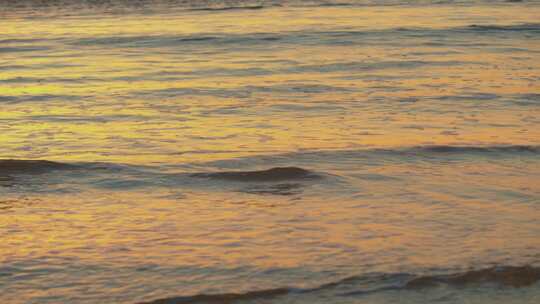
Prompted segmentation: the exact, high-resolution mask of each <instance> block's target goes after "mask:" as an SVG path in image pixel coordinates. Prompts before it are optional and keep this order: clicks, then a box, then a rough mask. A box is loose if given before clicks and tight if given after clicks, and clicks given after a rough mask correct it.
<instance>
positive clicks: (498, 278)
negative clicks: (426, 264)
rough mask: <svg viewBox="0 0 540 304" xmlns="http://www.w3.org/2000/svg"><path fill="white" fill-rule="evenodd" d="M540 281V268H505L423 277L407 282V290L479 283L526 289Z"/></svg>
mask: <svg viewBox="0 0 540 304" xmlns="http://www.w3.org/2000/svg"><path fill="white" fill-rule="evenodd" d="M538 281H540V268H535V267H532V266H521V267H516V266H505V267H492V268H486V269H480V270H472V271H467V272H464V273H457V274H451V275H441V276H422V277H417V278H414V279H412V280H410V281H408V282H407V284H406V285H405V288H407V289H417V288H425V287H431V286H435V285H438V284H448V285H453V286H464V285H469V284H479V283H495V284H498V285H501V286H506V287H525V286H530V285H533V284H534V283H536V282H538Z"/></svg>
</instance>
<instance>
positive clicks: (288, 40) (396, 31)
mask: <svg viewBox="0 0 540 304" xmlns="http://www.w3.org/2000/svg"><path fill="white" fill-rule="evenodd" d="M504 33H507V34H519V33H523V34H532V36H531V37H528V38H530V39H534V38H535V37H536V38H538V36H537V34H540V23H522V24H511V25H497V24H471V25H468V26H459V27H450V28H421V27H420V28H401V27H398V28H389V29H371V30H362V31H354V30H352V31H351V30H344V31H340V30H337V31H317V30H305V31H290V32H279V33H274V32H253V33H246V34H228V35H223V34H221V33H201V34H194V35H143V36H102V37H97V38H81V39H76V40H72V41H63V42H67V43H68V44H71V45H75V46H113V47H116V46H122V47H167V46H169V47H174V46H178V45H184V46H185V45H191V44H195V45H200V44H204V45H209V46H212V47H218V46H222V45H233V46H234V45H239V44H253V43H256V44H270V43H279V44H294V45H296V44H316V45H325V44H329V45H335V44H336V43H352V44H354V43H361V44H366V43H369V42H370V41H372V40H373V39H374V40H375V41H376V42H377V41H380V40H381V39H391V38H395V37H394V36H399V37H414V38H422V37H425V38H430V39H431V38H434V37H455V36H456V35H465V34H471V35H491V34H494V35H497V34H504ZM387 36H389V37H387ZM512 37H514V36H512ZM367 38H369V39H367ZM400 43H403V42H400ZM31 50H33V49H29V50H28V51H31Z"/></svg>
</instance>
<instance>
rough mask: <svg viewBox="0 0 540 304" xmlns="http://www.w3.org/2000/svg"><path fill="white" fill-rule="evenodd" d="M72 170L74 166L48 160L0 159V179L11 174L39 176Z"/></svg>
mask: <svg viewBox="0 0 540 304" xmlns="http://www.w3.org/2000/svg"><path fill="white" fill-rule="evenodd" d="M74 168H76V166H75V165H71V164H65V163H58V162H53V161H48V160H20V159H0V177H2V176H10V175H13V174H41V173H46V172H50V171H55V170H65V169H74Z"/></svg>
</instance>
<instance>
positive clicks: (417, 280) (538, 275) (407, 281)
mask: <svg viewBox="0 0 540 304" xmlns="http://www.w3.org/2000/svg"><path fill="white" fill-rule="evenodd" d="M538 281H540V268H538V267H534V266H531V265H525V266H495V267H489V268H484V269H478V270H469V271H465V272H458V273H452V274H443V275H415V274H409V273H390V274H388V273H371V274H366V275H361V276H351V277H346V278H344V279H341V280H338V281H335V282H330V283H326V284H322V285H319V286H317V287H314V288H305V289H300V288H293V287H283V288H274V289H265V290H258V291H248V292H245V293H223V294H199V295H194V296H183V297H172V298H163V299H158V300H154V301H150V302H143V303H140V304H178V303H236V302H238V301H247V300H262V299H269V298H275V297H281V296H286V295H287V294H292V293H294V294H307V293H315V292H320V291H326V290H334V289H335V290H337V289H339V288H340V287H343V286H347V287H350V288H352V289H353V290H352V291H348V292H341V293H340V294H339V295H340V296H357V295H362V294H367V293H373V292H381V291H386V290H418V289H425V288H433V287H436V286H439V285H441V284H443V285H447V286H450V287H467V286H474V285H479V284H495V285H496V286H499V287H510V288H521V287H528V286H531V285H534V284H535V283H537V282H538Z"/></svg>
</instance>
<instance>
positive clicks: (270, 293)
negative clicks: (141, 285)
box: [140, 288, 290, 304]
mask: <svg viewBox="0 0 540 304" xmlns="http://www.w3.org/2000/svg"><path fill="white" fill-rule="evenodd" d="M289 292H290V290H289V289H288V288H275V289H267V290H260V291H249V292H246V293H223V294H215V295H205V294H201V295H195V296H187V297H175V298H168V299H159V300H155V301H151V302H144V303H140V304H172V303H174V304H181V303H208V304H212V303H222V304H223V303H234V302H236V301H247V300H254V299H261V298H262V299H268V298H274V297H277V296H281V295H285V294H287V293H289Z"/></svg>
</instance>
